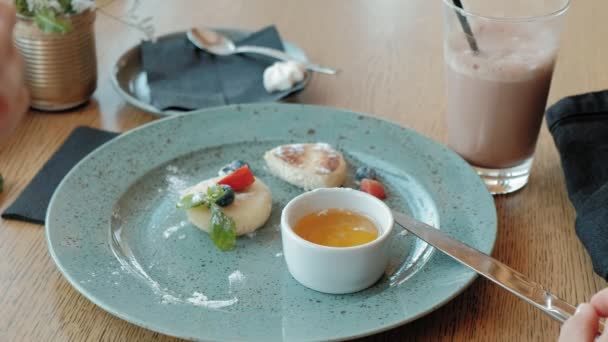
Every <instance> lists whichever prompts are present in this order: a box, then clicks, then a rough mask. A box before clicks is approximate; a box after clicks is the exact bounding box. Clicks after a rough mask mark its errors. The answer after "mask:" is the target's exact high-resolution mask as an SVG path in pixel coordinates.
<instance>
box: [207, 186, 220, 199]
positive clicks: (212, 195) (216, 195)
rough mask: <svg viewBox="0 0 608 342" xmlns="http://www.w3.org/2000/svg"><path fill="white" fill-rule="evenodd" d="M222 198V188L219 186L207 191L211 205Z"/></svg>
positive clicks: (211, 187)
mask: <svg viewBox="0 0 608 342" xmlns="http://www.w3.org/2000/svg"><path fill="white" fill-rule="evenodd" d="M222 196H224V188H222V186H221V185H217V184H216V185H214V186H210V187H209V188H208V189H207V198H208V199H209V202H211V203H215V202H216V201H217V200H218V199H220V198H222Z"/></svg>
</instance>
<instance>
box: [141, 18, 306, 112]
mask: <svg viewBox="0 0 608 342" xmlns="http://www.w3.org/2000/svg"><path fill="white" fill-rule="evenodd" d="M235 44H236V45H237V46H239V45H257V46H264V47H269V48H274V49H278V50H283V43H282V41H281V37H280V36H279V33H278V32H277V30H276V28H275V27H274V26H269V27H266V28H264V29H262V30H260V31H258V32H255V33H252V34H251V35H249V36H247V37H246V38H244V39H242V40H240V41H237V42H235ZM141 58H142V68H143V70H144V71H146V73H147V77H148V85H149V86H150V96H151V100H152V105H153V106H155V107H156V108H159V109H161V110H166V109H181V110H194V109H200V108H207V107H213V106H221V105H227V104H239V103H251V102H267V101H276V100H279V99H281V98H283V97H285V96H287V95H289V94H291V93H293V92H296V91H299V90H301V89H303V88H304V84H303V83H300V84H297V85H296V86H295V87H294V88H292V89H289V90H287V91H283V92H276V93H272V94H270V93H268V92H266V90H265V89H264V84H263V73H264V70H265V69H266V67H268V66H269V65H271V64H272V63H274V61H275V60H273V59H271V58H267V57H263V56H259V55H249V54H246V55H242V54H241V55H232V56H213V55H210V54H208V53H206V52H204V51H201V50H199V49H198V48H196V47H195V46H194V45H192V43H190V42H189V41H188V39H187V38H186V35H185V34H184V35H180V36H177V37H172V38H167V39H160V40H159V41H158V42H155V43H152V42H144V43H142V45H141Z"/></svg>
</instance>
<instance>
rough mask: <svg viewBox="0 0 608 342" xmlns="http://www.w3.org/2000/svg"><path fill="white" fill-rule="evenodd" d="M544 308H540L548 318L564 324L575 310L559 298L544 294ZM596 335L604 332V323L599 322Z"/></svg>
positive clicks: (547, 293)
mask: <svg viewBox="0 0 608 342" xmlns="http://www.w3.org/2000/svg"><path fill="white" fill-rule="evenodd" d="M545 298H546V306H545V307H540V309H541V310H543V311H545V312H546V313H547V314H548V315H549V316H551V317H553V318H555V319H556V320H558V321H560V322H562V323H564V322H565V321H566V320H567V319H568V318H570V317H572V316H574V314H575V312H576V308H575V307H574V306H572V305H570V304H569V303H567V302H565V301H563V300H561V299H560V298H559V297H557V296H555V295H553V294H551V293H549V292H546V297H545ZM597 330H598V335H599V334H601V333H602V332H603V331H604V322H603V321H599V324H598V329H597Z"/></svg>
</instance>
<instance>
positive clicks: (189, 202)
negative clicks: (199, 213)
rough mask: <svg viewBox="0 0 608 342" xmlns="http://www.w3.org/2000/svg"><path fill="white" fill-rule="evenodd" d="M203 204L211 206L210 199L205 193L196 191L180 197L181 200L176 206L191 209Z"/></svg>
mask: <svg viewBox="0 0 608 342" xmlns="http://www.w3.org/2000/svg"><path fill="white" fill-rule="evenodd" d="M201 205H206V206H209V200H208V198H207V196H205V194H202V193H196V194H188V195H186V196H184V197H182V198H180V200H179V202H177V204H176V205H175V206H176V207H178V208H182V209H190V208H195V207H200V206H201Z"/></svg>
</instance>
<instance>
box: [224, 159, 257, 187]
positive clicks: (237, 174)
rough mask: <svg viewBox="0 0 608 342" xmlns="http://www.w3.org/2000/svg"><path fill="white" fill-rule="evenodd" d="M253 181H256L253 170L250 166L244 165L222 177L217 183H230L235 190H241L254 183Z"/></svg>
mask: <svg viewBox="0 0 608 342" xmlns="http://www.w3.org/2000/svg"><path fill="white" fill-rule="evenodd" d="M253 182H255V177H253V172H251V169H249V166H247V165H243V166H241V167H240V168H238V169H236V170H235V171H234V172H233V173H231V174H229V175H227V176H226V177H224V178H222V179H220V181H219V182H217V184H224V185H230V187H231V188H232V189H234V191H241V190H243V189H245V188H246V187H248V186H250V185H251V184H253Z"/></svg>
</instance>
